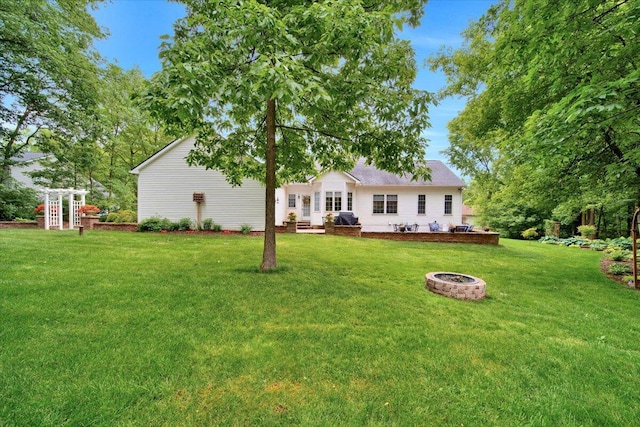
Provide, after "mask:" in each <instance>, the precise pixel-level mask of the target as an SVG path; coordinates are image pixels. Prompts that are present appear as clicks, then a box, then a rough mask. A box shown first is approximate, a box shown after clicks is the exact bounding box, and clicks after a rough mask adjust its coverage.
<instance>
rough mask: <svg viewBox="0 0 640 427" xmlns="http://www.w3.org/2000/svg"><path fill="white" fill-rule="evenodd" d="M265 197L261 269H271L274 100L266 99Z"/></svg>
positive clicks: (273, 263) (273, 256)
mask: <svg viewBox="0 0 640 427" xmlns="http://www.w3.org/2000/svg"><path fill="white" fill-rule="evenodd" d="M265 157H266V159H265V161H266V177H265V184H266V190H265V191H266V197H265V207H264V250H263V252H262V265H261V266H260V269H261V270H262V271H266V270H273V269H275V268H276V266H277V262H276V101H275V100H274V99H269V100H268V101H267V150H266V156H265Z"/></svg>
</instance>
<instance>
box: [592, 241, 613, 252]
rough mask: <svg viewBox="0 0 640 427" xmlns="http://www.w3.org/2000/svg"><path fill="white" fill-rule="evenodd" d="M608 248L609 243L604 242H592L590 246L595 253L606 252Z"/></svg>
mask: <svg viewBox="0 0 640 427" xmlns="http://www.w3.org/2000/svg"><path fill="white" fill-rule="evenodd" d="M608 246H609V245H608V244H607V243H605V242H603V241H602V240H593V241H591V244H590V245H589V247H590V248H591V250H593V251H604V250H605V249H607V247H608Z"/></svg>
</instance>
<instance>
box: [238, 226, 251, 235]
mask: <svg viewBox="0 0 640 427" xmlns="http://www.w3.org/2000/svg"><path fill="white" fill-rule="evenodd" d="M251 230H253V227H251V226H250V225H249V224H242V225H241V226H240V231H241V232H242V234H249V233H251Z"/></svg>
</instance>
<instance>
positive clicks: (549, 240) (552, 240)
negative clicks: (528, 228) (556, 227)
mask: <svg viewBox="0 0 640 427" xmlns="http://www.w3.org/2000/svg"><path fill="white" fill-rule="evenodd" d="M538 242H540V243H546V244H548V245H559V244H561V241H560V239H559V238H557V237H556V236H553V235H551V236H542V237H541V238H540V240H538Z"/></svg>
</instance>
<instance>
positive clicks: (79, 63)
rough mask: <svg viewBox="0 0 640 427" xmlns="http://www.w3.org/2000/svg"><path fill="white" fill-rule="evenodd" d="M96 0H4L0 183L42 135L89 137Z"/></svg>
mask: <svg viewBox="0 0 640 427" xmlns="http://www.w3.org/2000/svg"><path fill="white" fill-rule="evenodd" d="M91 3H93V2H92V1H89V0H77V1H66V0H65V1H63V0H29V1H14V0H0V16H2V25H0V183H2V182H4V180H5V179H6V178H7V175H6V173H5V172H6V171H7V170H8V167H9V166H10V165H11V164H12V163H13V162H14V161H13V160H12V158H14V157H16V156H18V155H20V154H21V153H23V152H25V151H26V150H28V149H29V148H30V147H31V146H32V145H33V143H34V140H35V139H37V138H38V137H40V136H41V135H42V134H44V133H47V132H49V133H51V132H57V133H59V134H65V135H66V136H67V137H68V139H69V140H79V139H85V138H87V137H88V134H89V133H90V131H88V132H87V131H85V126H84V125H85V124H90V123H91V120H87V117H90V116H91V115H92V114H93V112H94V108H95V107H96V105H97V102H96V93H97V81H98V74H99V70H98V66H97V60H98V55H97V54H96V52H95V51H94V50H93V41H94V39H96V38H100V37H102V34H101V32H100V29H99V28H98V26H97V24H96V22H95V20H94V19H93V17H92V15H91V14H90V13H89V11H88V8H89V4H91ZM79 123H82V125H79ZM87 127H89V126H87ZM68 154H71V153H68Z"/></svg>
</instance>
